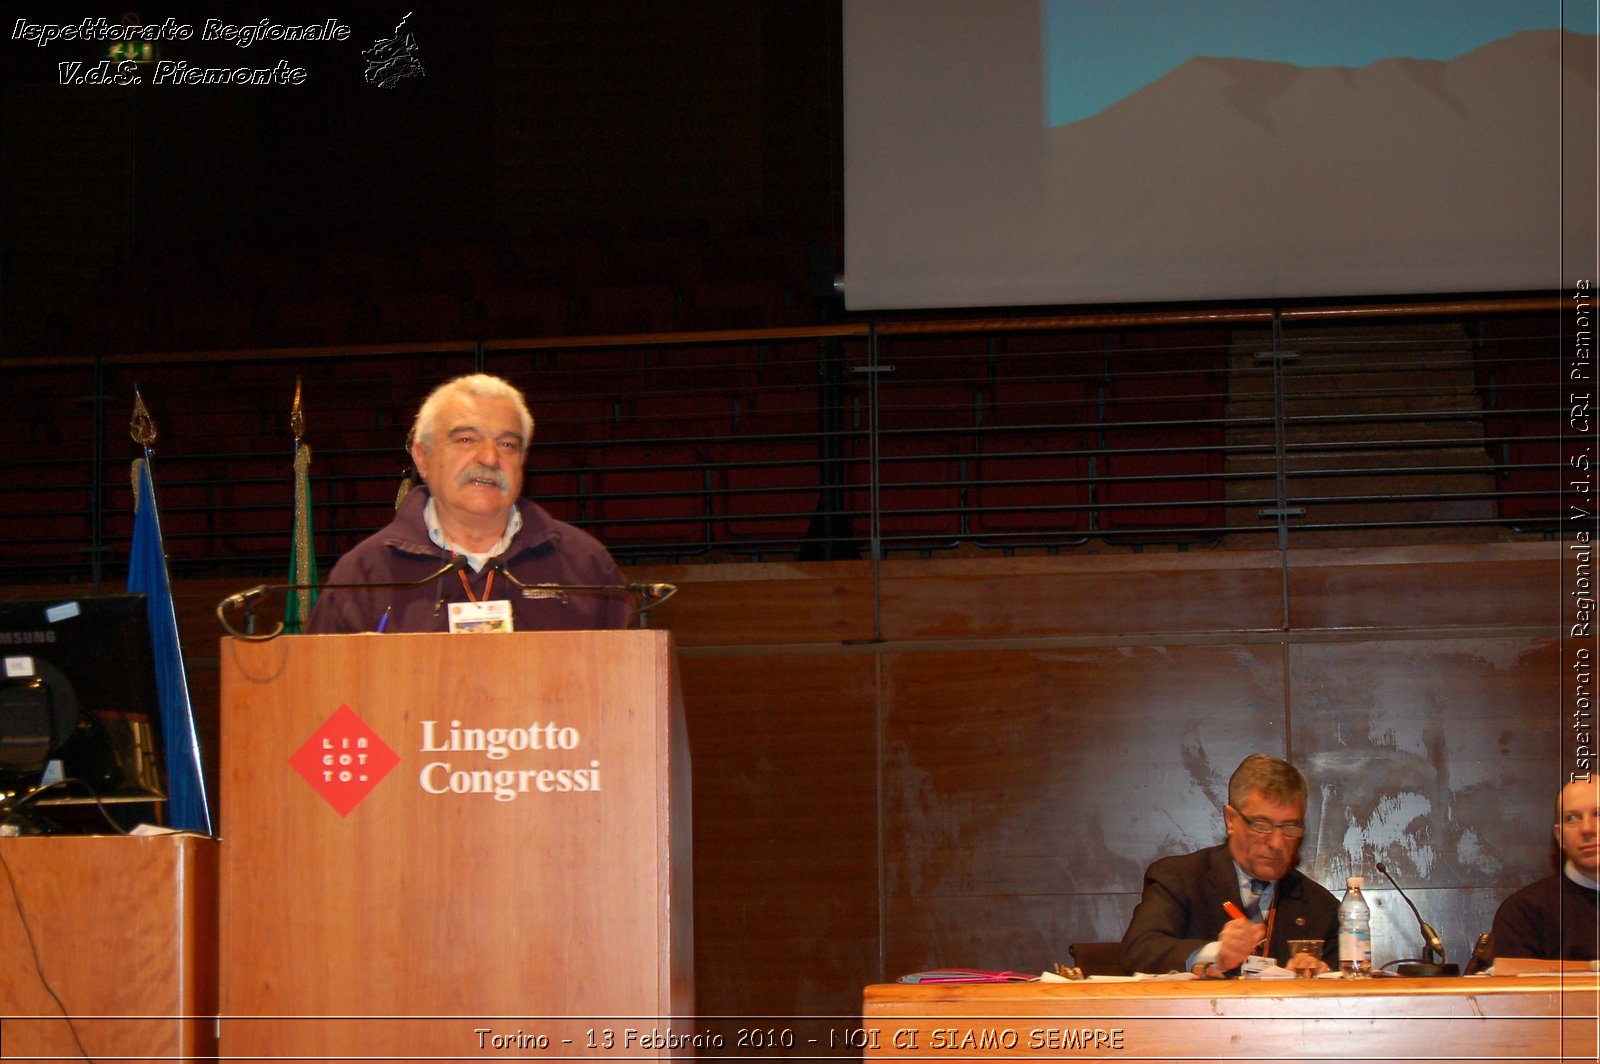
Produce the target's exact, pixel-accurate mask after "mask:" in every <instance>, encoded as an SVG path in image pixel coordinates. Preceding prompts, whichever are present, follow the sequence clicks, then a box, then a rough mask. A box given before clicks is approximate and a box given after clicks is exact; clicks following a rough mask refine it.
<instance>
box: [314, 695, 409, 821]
mask: <svg viewBox="0 0 1600 1064" xmlns="http://www.w3.org/2000/svg"><path fill="white" fill-rule="evenodd" d="M399 763H400V755H399V754H397V753H395V752H394V750H392V749H391V748H390V747H389V744H388V743H386V742H384V741H383V740H382V739H381V738H379V736H378V733H377V732H375V731H373V730H372V729H371V728H369V727H367V722H366V721H364V720H362V719H361V718H360V717H358V716H356V713H355V710H353V709H351V708H350V707H349V706H344V705H341V706H340V707H339V708H338V709H336V710H334V712H333V716H331V717H329V718H328V719H327V720H326V721H324V722H323V725H322V727H320V728H318V729H317V730H316V731H315V732H314V733H312V736H311V738H309V739H307V740H306V743H305V745H304V746H302V747H301V748H300V749H299V750H296V751H295V754H294V756H293V757H291V758H290V759H289V764H291V765H293V766H294V770H295V771H296V772H298V773H300V775H302V776H304V777H305V781H306V782H307V783H309V784H311V786H312V787H313V788H314V789H315V790H316V792H317V793H318V794H320V795H322V797H323V798H325V799H327V802H328V804H329V805H331V806H333V807H334V808H335V809H337V810H338V811H339V815H340V816H349V815H350V810H352V809H354V808H355V807H356V806H358V805H360V804H361V800H362V799H363V798H365V797H366V796H367V795H368V794H370V793H372V788H374V787H376V786H377V785H378V784H379V783H381V782H382V781H383V777H385V776H387V775H388V774H389V773H390V771H391V770H393V768H394V767H395V766H396V765H398V764H399Z"/></svg>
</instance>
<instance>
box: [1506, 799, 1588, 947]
mask: <svg viewBox="0 0 1600 1064" xmlns="http://www.w3.org/2000/svg"><path fill="white" fill-rule="evenodd" d="M1554 831H1555V837H1556V844H1557V845H1558V846H1559V847H1560V848H1561V871H1559V872H1557V873H1555V874H1554V875H1550V876H1546V877H1545V878H1543V879H1541V880H1539V881H1537V882H1535V883H1530V884H1529V885H1528V886H1526V887H1523V888H1522V889H1521V890H1519V891H1517V892H1516V893H1515V894H1513V895H1511V897H1509V898H1507V899H1506V900H1505V901H1503V902H1501V903H1500V908H1499V909H1498V910H1496V912H1495V914H1494V924H1493V927H1492V930H1491V941H1492V943H1493V947H1494V955H1495V957H1496V958H1499V957H1526V958H1532V959H1535V960H1546V961H1592V960H1595V959H1597V958H1600V776H1595V775H1592V774H1584V775H1580V776H1576V777H1574V778H1573V779H1572V780H1571V781H1570V782H1568V783H1567V785H1566V786H1565V787H1562V788H1561V791H1560V793H1559V794H1557V795H1556V822H1555V827H1554Z"/></svg>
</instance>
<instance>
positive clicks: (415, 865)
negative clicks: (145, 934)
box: [219, 631, 694, 1060]
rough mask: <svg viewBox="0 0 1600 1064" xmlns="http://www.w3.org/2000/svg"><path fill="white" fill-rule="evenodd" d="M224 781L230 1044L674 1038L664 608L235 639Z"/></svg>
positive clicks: (678, 781) (446, 1052)
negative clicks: (653, 619)
mask: <svg viewBox="0 0 1600 1064" xmlns="http://www.w3.org/2000/svg"><path fill="white" fill-rule="evenodd" d="M221 791H222V819H221V823H222V825H223V829H224V830H223V839H222V891H221V957H222V960H221V986H220V996H221V1015H222V1020H221V1026H220V1040H219V1052H220V1055H221V1057H222V1058H223V1059H232V1058H248V1057H258V1056H268V1057H273V1058H288V1057H312V1056H317V1057H330V1058H339V1057H343V1058H354V1057H360V1058H362V1059H367V1060H372V1059H395V1060H398V1059H416V1058H420V1057H449V1058H458V1059H459V1058H472V1057H477V1056H482V1057H485V1058H494V1057H498V1058H503V1057H505V1055H506V1054H507V1052H508V1051H520V1052H522V1053H530V1052H536V1051H537V1052H542V1053H545V1054H549V1055H562V1056H577V1055H590V1054H593V1055H597V1056H612V1057H615V1056H617V1055H618V1043H619V1042H620V1041H621V1040H623V1039H625V1038H626V1039H627V1040H628V1041H630V1042H638V1043H639V1045H640V1048H642V1049H646V1050H648V1052H647V1053H645V1054H643V1055H652V1056H653V1055H659V1054H660V1051H661V1049H662V1048H663V1047H668V1048H671V1049H672V1050H674V1051H675V1050H676V1049H678V1048H682V1047H681V1046H678V1045H676V1044H675V1041H676V1038H677V1032H679V1031H683V1030H687V1029H688V1026H687V1025H689V1024H690V1023H692V1014H693V1011H694V1003H693V953H692V949H693V937H692V926H691V924H692V913H693V905H692V898H691V883H692V880H691V865H690V808H689V759H688V745H687V740H686V736H685V734H684V728H683V713H682V707H681V700H680V698H679V694H678V685H677V674H676V665H675V658H674V650H673V645H672V641H671V637H670V636H669V635H668V634H667V633H665V632H656V631H621V632H540V633H516V634H505V635H404V634H390V635H378V634H364V635H344V636H290V637H285V638H280V639H275V640H270V641H266V642H247V641H242V640H234V639H229V640H224V641H223V645H222V787H221ZM608 1039H609V1042H610V1044H606V1043H607V1041H608Z"/></svg>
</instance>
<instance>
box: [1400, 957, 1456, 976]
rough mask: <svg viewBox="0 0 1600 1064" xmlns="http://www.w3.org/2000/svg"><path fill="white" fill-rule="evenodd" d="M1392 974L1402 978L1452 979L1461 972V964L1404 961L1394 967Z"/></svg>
mask: <svg viewBox="0 0 1600 1064" xmlns="http://www.w3.org/2000/svg"><path fill="white" fill-rule="evenodd" d="M1394 974H1396V975H1398V976H1399V977H1400V978H1402V979H1452V978H1454V977H1456V976H1458V975H1460V974H1461V965H1459V964H1430V963H1426V962H1423V961H1406V962H1405V963H1404V964H1400V965H1397V966H1396V967H1395V970H1394Z"/></svg>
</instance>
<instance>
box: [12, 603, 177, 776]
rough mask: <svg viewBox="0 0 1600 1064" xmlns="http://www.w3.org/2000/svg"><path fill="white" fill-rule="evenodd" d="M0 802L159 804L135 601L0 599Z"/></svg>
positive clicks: (141, 609) (143, 638) (145, 652)
mask: <svg viewBox="0 0 1600 1064" xmlns="http://www.w3.org/2000/svg"><path fill="white" fill-rule="evenodd" d="M0 666H3V669H0V801H5V800H7V796H8V795H9V796H10V800H12V801H13V802H14V801H15V797H16V796H18V795H21V794H26V793H27V792H29V791H31V790H33V789H34V788H38V787H40V786H42V785H43V784H46V783H50V782H53V781H54V780H55V779H57V778H60V779H62V781H63V782H62V785H61V786H59V787H52V788H50V793H49V794H48V795H43V794H41V795H40V796H39V797H38V799H37V803H36V804H38V805H47V804H63V803H72V802H94V801H98V802H102V803H112V802H153V801H161V800H164V799H165V797H166V774H165V766H164V758H163V756H162V750H163V747H162V745H161V712H160V701H159V697H158V695H157V693H156V678H155V664H154V657H153V655H152V653H151V644H150V624H149V621H148V619H147V618H146V615H145V600H144V596H143V595H120V594H119V595H92V596H77V597H69V596H63V597H60V598H50V599H11V600H0Z"/></svg>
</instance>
